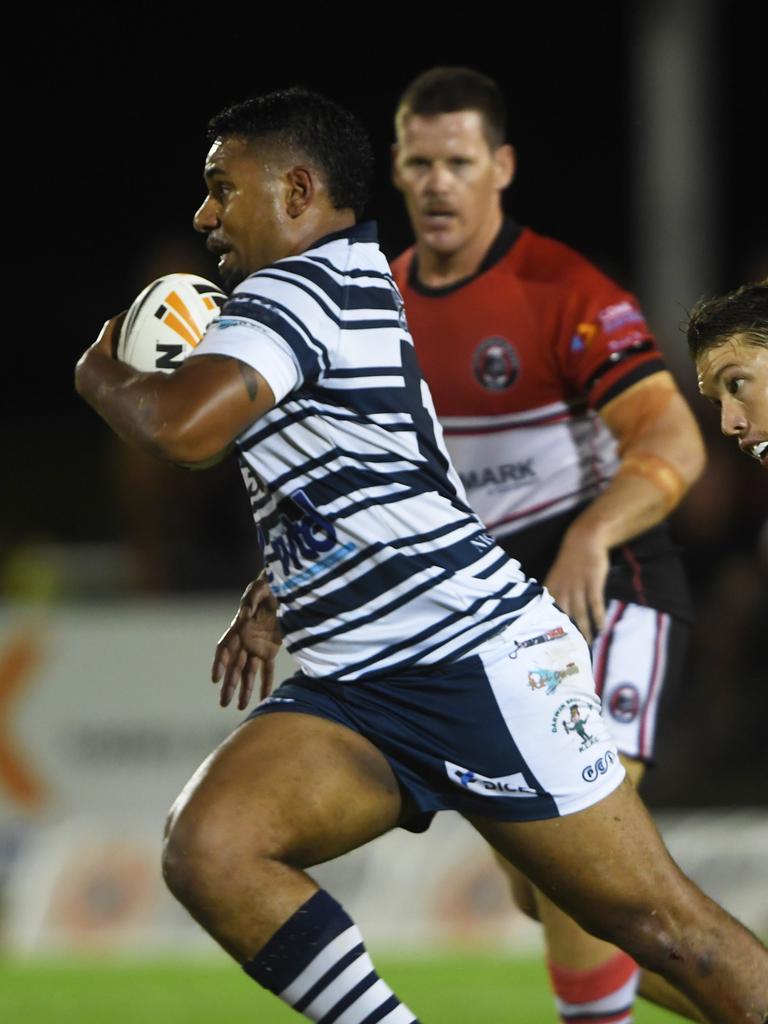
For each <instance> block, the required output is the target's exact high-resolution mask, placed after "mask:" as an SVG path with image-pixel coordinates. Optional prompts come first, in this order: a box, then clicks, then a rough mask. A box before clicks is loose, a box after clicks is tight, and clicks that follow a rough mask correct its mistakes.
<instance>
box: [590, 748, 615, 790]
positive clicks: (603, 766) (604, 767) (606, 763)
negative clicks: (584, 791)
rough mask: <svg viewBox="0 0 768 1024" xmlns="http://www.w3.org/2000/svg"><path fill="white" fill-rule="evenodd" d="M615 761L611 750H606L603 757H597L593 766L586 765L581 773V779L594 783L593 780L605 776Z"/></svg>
mask: <svg viewBox="0 0 768 1024" xmlns="http://www.w3.org/2000/svg"><path fill="white" fill-rule="evenodd" d="M615 760H616V755H615V754H614V752H613V751H612V750H606V752H605V753H604V754H603V756H602V757H598V759H597V760H596V761H595V763H594V764H588V765H587V767H586V768H585V769H584V771H583V772H582V773H581V777H582V779H584V781H585V782H594V781H595V779H598V778H600V776H601V775H605V773H606V772H607V771H608V769H609V768H610V767H611V765H612V764H613V762H614V761H615Z"/></svg>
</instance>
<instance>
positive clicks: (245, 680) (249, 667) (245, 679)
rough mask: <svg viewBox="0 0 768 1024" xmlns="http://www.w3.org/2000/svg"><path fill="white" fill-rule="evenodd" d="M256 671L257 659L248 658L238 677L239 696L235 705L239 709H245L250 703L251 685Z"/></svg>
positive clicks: (254, 680)
mask: <svg viewBox="0 0 768 1024" xmlns="http://www.w3.org/2000/svg"><path fill="white" fill-rule="evenodd" d="M257 671H258V660H257V659H256V658H249V659H248V661H247V662H246V664H245V666H244V668H243V673H242V676H241V677H240V697H239V699H238V702H237V706H238V708H239V709H240V711H245V709H246V708H247V707H248V705H249V703H250V700H251V694H252V693H253V687H254V684H255V682H256V673H257Z"/></svg>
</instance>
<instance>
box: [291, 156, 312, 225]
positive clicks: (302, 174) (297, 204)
mask: <svg viewBox="0 0 768 1024" xmlns="http://www.w3.org/2000/svg"><path fill="white" fill-rule="evenodd" d="M315 191H316V188H315V182H314V179H313V177H312V172H311V171H310V170H309V169H308V168H307V167H291V169H290V170H289V171H287V172H286V175H285V212H286V213H287V214H288V216H289V217H291V218H295V217H300V216H301V215H302V213H304V211H305V210H306V209H307V207H308V206H309V205H310V204H311V202H312V200H313V199H314V196H315Z"/></svg>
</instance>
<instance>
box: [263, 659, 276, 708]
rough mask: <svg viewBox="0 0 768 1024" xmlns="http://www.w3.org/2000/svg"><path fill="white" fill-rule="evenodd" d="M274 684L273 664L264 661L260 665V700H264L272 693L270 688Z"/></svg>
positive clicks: (269, 660)
mask: <svg viewBox="0 0 768 1024" xmlns="http://www.w3.org/2000/svg"><path fill="white" fill-rule="evenodd" d="M274 682H275V663H274V661H273V660H272V659H265V660H264V661H262V663H261V692H260V696H261V699H262V700H265V699H266V698H267V697H268V696H269V695H270V693H272V686H273V684H274Z"/></svg>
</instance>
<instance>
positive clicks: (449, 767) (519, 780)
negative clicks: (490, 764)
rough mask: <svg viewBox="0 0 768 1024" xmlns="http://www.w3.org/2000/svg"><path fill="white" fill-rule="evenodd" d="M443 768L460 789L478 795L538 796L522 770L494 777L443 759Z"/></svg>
mask: <svg viewBox="0 0 768 1024" xmlns="http://www.w3.org/2000/svg"><path fill="white" fill-rule="evenodd" d="M444 764H445V770H446V773H447V775H448V778H449V779H450V780H451V782H452V783H453V784H454V785H456V786H461V787H462V789H469V790H471V791H472V792H473V793H477V794H479V795H480V796H538V795H539V794H538V793H537V792H536V790H535V789H531V787H530V786H529V785H528V784H527V783H526V781H525V776H524V775H523V773H522V772H515V773H514V774H513V775H500V776H498V777H497V778H495V779H492V778H489V777H488V776H487V775H478V773H477V772H473V771H470V770H469V769H468V768H462V767H461V765H458V764H451V762H450V761H445V762H444Z"/></svg>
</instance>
